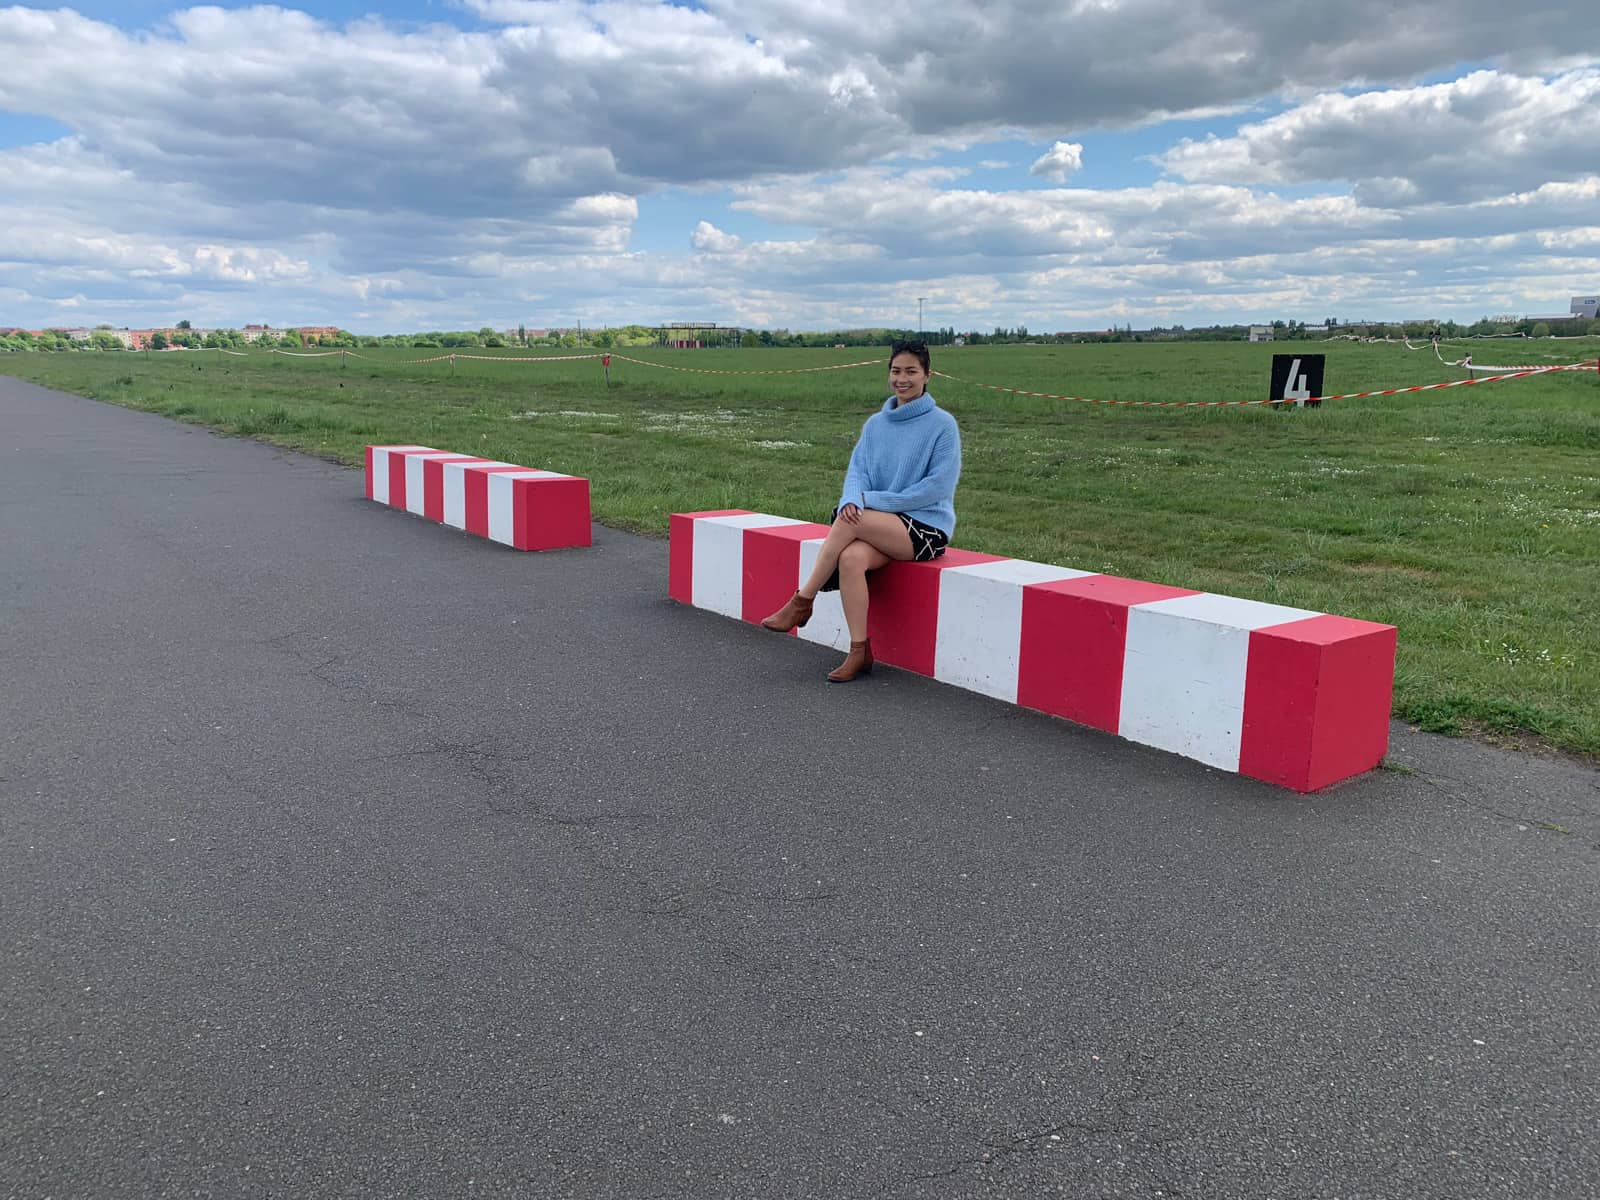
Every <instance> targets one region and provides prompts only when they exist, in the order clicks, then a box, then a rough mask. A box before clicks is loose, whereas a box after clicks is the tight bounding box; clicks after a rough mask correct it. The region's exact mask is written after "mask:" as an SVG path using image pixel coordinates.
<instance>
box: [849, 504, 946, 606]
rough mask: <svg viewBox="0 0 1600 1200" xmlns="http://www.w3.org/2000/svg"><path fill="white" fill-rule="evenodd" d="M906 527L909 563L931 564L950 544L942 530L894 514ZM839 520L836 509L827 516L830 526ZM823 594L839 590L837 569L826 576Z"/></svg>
mask: <svg viewBox="0 0 1600 1200" xmlns="http://www.w3.org/2000/svg"><path fill="white" fill-rule="evenodd" d="M894 515H895V516H897V517H899V518H900V520H901V522H902V523H903V524H904V525H905V527H906V533H907V534H908V535H909V536H910V538H911V561H912V562H932V561H933V560H934V559H936V558H938V557H939V556H940V555H941V554H943V553H944V551H945V547H946V546H948V545H949V544H950V535H949V534H947V533H945V531H944V530H942V529H935V528H934V527H933V526H932V525H929V524H927V523H926V522H923V521H919V520H917V519H916V518H915V517H909V516H907V515H906V514H905V513H895V514H894ZM838 519H839V510H838V509H837V508H836V509H834V510H833V511H832V512H831V513H829V514H828V524H829V525H832V524H833V523H834V522H835V521H837V520H838ZM822 590H823V591H825V592H837V591H838V590H839V569H838V568H837V567H835V568H834V571H833V574H832V575H830V576H828V582H827V583H825V584H823V585H822Z"/></svg>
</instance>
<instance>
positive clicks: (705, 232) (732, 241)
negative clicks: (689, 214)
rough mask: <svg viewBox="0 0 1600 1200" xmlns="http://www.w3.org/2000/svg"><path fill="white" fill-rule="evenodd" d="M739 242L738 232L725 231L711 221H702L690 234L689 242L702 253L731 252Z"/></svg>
mask: <svg viewBox="0 0 1600 1200" xmlns="http://www.w3.org/2000/svg"><path fill="white" fill-rule="evenodd" d="M739 242H740V238H739V236H738V235H737V234H733V233H724V232H723V231H722V230H720V229H718V228H717V227H716V226H715V225H713V224H712V223H711V222H710V221H701V222H700V223H699V224H698V225H696V226H695V227H694V232H693V233H691V234H690V235H689V244H690V245H691V246H693V247H694V248H695V249H696V250H698V251H700V252H701V253H702V254H731V253H732V252H733V251H735V250H737V249H738V248H739Z"/></svg>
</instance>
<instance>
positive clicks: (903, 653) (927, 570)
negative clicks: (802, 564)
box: [867, 549, 1006, 675]
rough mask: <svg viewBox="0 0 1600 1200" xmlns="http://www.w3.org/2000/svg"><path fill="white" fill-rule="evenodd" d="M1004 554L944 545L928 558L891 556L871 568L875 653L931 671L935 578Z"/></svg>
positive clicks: (871, 628)
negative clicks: (912, 559)
mask: <svg viewBox="0 0 1600 1200" xmlns="http://www.w3.org/2000/svg"><path fill="white" fill-rule="evenodd" d="M1005 557H1006V556H1005V555H1003V554H979V553H978V552H977V551H975V550H956V549H950V550H946V551H945V552H944V554H943V555H941V556H940V557H939V558H936V559H934V560H933V561H932V562H925V563H907V562H892V563H890V564H889V565H888V566H886V567H884V568H883V569H882V570H880V571H874V572H873V573H872V576H871V578H872V593H871V595H872V599H871V605H870V607H869V608H868V609H867V636H868V637H869V638H871V639H872V654H873V657H874V658H878V659H882V660H883V661H884V662H886V663H888V664H889V665H890V666H891V667H901V668H903V669H905V670H907V671H915V672H917V674H919V675H932V674H933V660H934V651H935V648H936V646H937V644H938V632H939V580H940V578H941V576H943V574H944V572H945V571H947V570H949V569H950V568H951V567H970V566H973V565H974V564H976V563H986V562H1004V561H1005Z"/></svg>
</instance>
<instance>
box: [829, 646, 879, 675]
mask: <svg viewBox="0 0 1600 1200" xmlns="http://www.w3.org/2000/svg"><path fill="white" fill-rule="evenodd" d="M871 672H872V639H871V638H868V639H867V640H866V641H864V642H851V643H850V654H849V656H848V657H846V659H845V660H844V661H843V662H842V663H840V664H839V665H838V666H837V667H835V668H834V669H833V670H831V671H829V672H828V682H829V683H849V682H850V681H851V680H852V679H854V678H855V677H856V676H857V675H867V674H870V673H871Z"/></svg>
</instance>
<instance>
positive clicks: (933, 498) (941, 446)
mask: <svg viewBox="0 0 1600 1200" xmlns="http://www.w3.org/2000/svg"><path fill="white" fill-rule="evenodd" d="M960 478H961V431H960V430H959V429H957V428H956V427H955V425H954V424H952V425H951V426H950V428H949V429H948V430H946V431H945V432H944V433H941V434H940V435H939V436H938V438H937V439H936V440H935V441H934V443H933V464H932V466H931V468H930V469H929V471H928V473H927V474H926V475H924V476H923V477H922V478H921V479H919V480H918V481H917V482H916V483H914V484H912V485H911V486H910V487H908V488H906V489H904V490H903V491H898V492H867V493H865V500H866V504H865V505H864V507H866V508H875V509H878V510H879V511H880V512H912V511H914V510H916V509H919V508H927V507H928V506H929V505H932V504H937V503H938V502H939V501H941V500H948V499H950V497H952V496H954V495H955V493H956V482H957V480H959V479H960Z"/></svg>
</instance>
